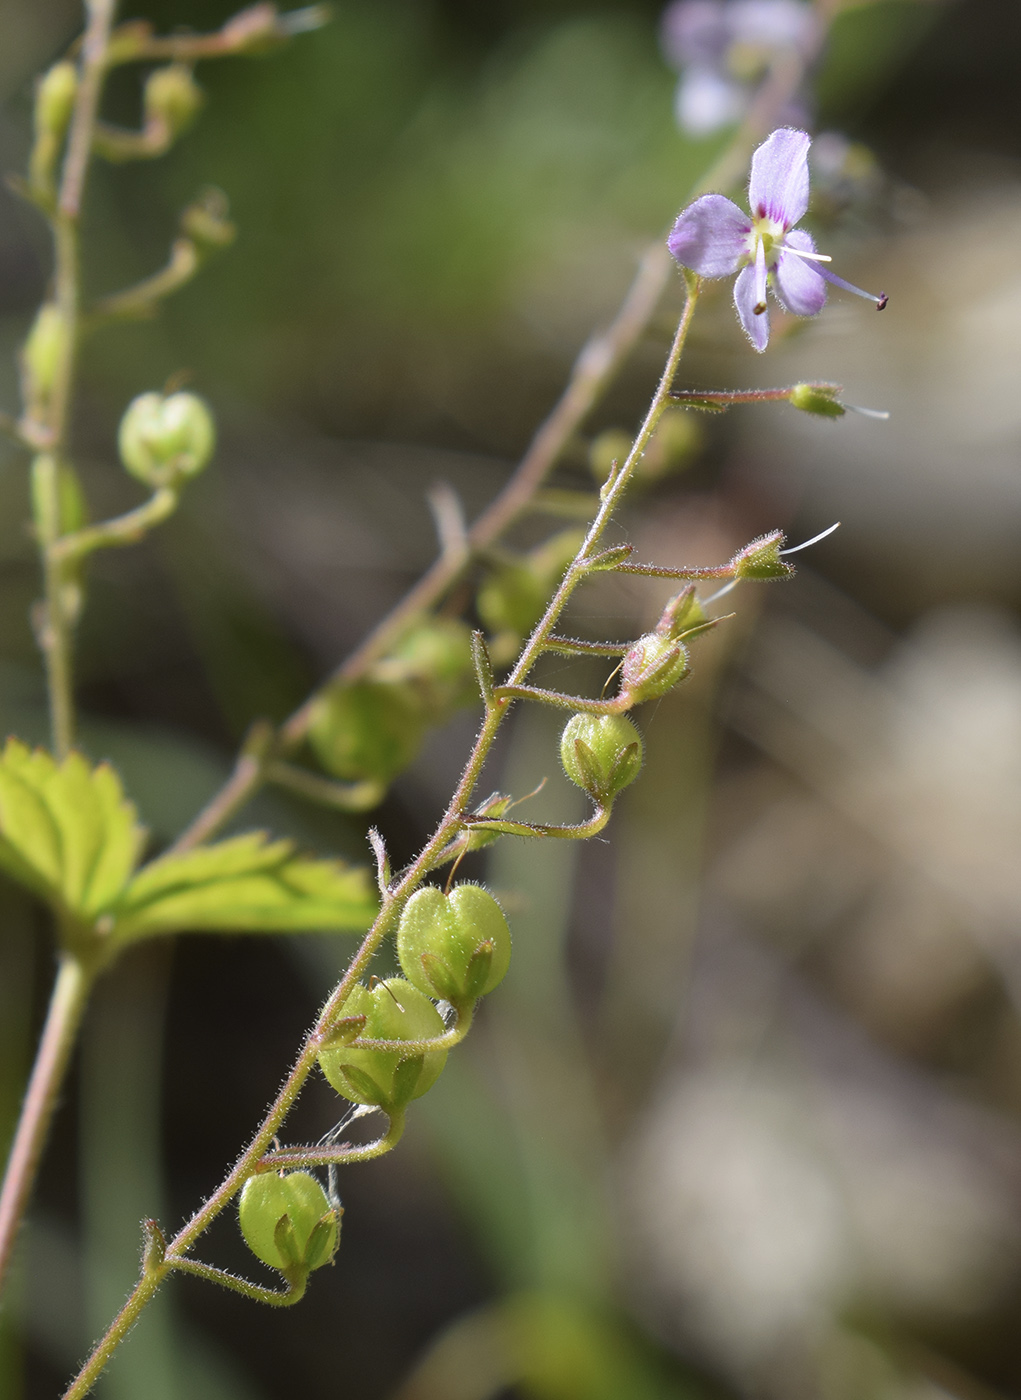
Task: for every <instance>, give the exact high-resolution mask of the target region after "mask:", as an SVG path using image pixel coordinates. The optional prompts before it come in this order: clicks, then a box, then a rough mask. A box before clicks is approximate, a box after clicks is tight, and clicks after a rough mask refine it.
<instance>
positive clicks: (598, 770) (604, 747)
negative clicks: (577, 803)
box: [560, 714, 642, 806]
mask: <svg viewBox="0 0 1021 1400" xmlns="http://www.w3.org/2000/svg"><path fill="white" fill-rule="evenodd" d="M560 761H561V763H562V764H563V765H564V772H565V773H566V774H567V776H568V777H569V778H570V780H571V782H572V783H577V785H578V787H580V788H584V789H585V791H586V792H587V793H588V794H589V796H590V797H592V798H594V799H595V801H596V802H598V803H600V804H601V805H603V806H605V805H606V804H607V803H608V802H612V801H613V799H614V798H615V797H616V795H617V793H618V792H620V791H621V790H622V789H623V788H626V787H627V785H628V784H629V783H633V782H634V780H635V778H637V777H638V774H639V773H640V772H641V768H642V736H641V735H640V734H639V732H638V730H637V729H636V728H635V726H634V725H633V724H632V723H631V721H630V720H629V719H628V718H627V717H626V716H625V715H586V714H578V715H573V716H572V717H571V718H570V719H569V720H568V721H567V724H566V725H565V726H564V732H563V734H562V735H561V736H560Z"/></svg>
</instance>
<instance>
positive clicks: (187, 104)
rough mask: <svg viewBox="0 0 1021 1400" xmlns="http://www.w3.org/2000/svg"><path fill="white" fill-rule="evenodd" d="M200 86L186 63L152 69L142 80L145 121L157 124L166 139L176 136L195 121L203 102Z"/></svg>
mask: <svg viewBox="0 0 1021 1400" xmlns="http://www.w3.org/2000/svg"><path fill="white" fill-rule="evenodd" d="M203 100H204V98H203V93H202V89H201V88H200V87H199V85H198V83H196V81H195V79H194V78H193V77H192V75H191V69H190V68H189V67H188V66H187V64H185V63H169V64H167V66H166V67H165V68H156V69H154V70H153V71H152V72H151V73H150V74H149V76H148V78H147V79H146V83H145V96H144V106H145V116H146V121H147V123H148V122H156V123H159V125H160V127H162V128H163V129H164V130H165V131H166V133H167V137H168V139H171V140H172V139H173V138H174V137H175V136H179V135H180V134H181V132H182V131H184V130H186V128H187V127H189V126H190V125H191V123H192V122H193V121H194V120H195V117H196V116H197V114H198V110H199V108H200V107H201V106H202V103H203Z"/></svg>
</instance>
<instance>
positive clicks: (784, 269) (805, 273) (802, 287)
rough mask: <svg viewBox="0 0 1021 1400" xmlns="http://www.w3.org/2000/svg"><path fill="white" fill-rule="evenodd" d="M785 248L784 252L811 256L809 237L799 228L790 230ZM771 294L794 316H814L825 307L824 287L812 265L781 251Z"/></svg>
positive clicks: (818, 272) (817, 270)
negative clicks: (792, 251)
mask: <svg viewBox="0 0 1021 1400" xmlns="http://www.w3.org/2000/svg"><path fill="white" fill-rule="evenodd" d="M785 244H786V248H801V249H802V250H803V251H804V252H806V253H814V252H815V244H814V243H813V242H812V235H811V234H810V233H806V232H805V230H804V229H802V228H794V229H791V231H790V233H789V234H788V235H787V238H786V240H785ZM773 290H774V291H775V292H776V295H777V299H778V300H779V302H780V304H781V306H783V307H784V308H785V309H786V310H787V311H793V312H794V314H795V316H817V315H818V314H819V312H820V311H821V310H822V309H823V307H824V306H825V305H826V283H825V281H824V280H823V277H822V273H820V271H819V269H818V268H817V267H816V265H815V263H812V262H807V261H806V260H805V259H804V258H799V257H798V255H797V254H796V253H788V252H787V251H786V249H785V248H784V247H781V249H780V256H779V259H778V260H777V264H776V271H775V272H774V273H773Z"/></svg>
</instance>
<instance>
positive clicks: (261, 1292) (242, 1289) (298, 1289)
mask: <svg viewBox="0 0 1021 1400" xmlns="http://www.w3.org/2000/svg"><path fill="white" fill-rule="evenodd" d="M167 1262H168V1263H169V1264H170V1265H171V1267H172V1268H173V1269H176V1270H177V1272H178V1273H182V1274H194V1276H195V1277H196V1278H204V1279H205V1280H206V1281H207V1282H208V1283H218V1284H219V1285H220V1287H221V1288H229V1289H230V1290H231V1292H232V1293H240V1294H241V1295H242V1296H243V1297H245V1298H251V1299H252V1300H253V1301H254V1302H256V1303H268V1304H269V1305H270V1307H272V1308H290V1307H293V1306H294V1304H295V1303H300V1302H301V1300H302V1298H304V1296H305V1289H306V1287H307V1285H308V1276H307V1275H305V1276H304V1277H303V1278H300V1279H298V1280H296V1281H295V1282H294V1283H292V1284H290V1285H289V1286H288V1287H287V1288H286V1289H284V1290H283V1292H280V1291H279V1290H277V1289H275V1288H263V1287H261V1286H260V1285H259V1284H257V1283H249V1282H248V1280H247V1279H246V1278H238V1276H237V1274H229V1273H228V1272H227V1270H226V1269H217V1268H215V1267H214V1266H213V1265H212V1264H202V1263H200V1262H199V1261H198V1260H197V1259H171V1260H168V1261H167ZM69 1393H70V1392H69Z"/></svg>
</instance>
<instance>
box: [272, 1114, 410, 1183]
mask: <svg viewBox="0 0 1021 1400" xmlns="http://www.w3.org/2000/svg"><path fill="white" fill-rule="evenodd" d="M403 1134H404V1110H403V1108H401V1109H393V1110H392V1111H391V1113H390V1126H389V1127H388V1128H387V1130H386V1132H385V1133H384V1134H383V1136H382V1137H381V1138H377V1139H376V1141H375V1142H369V1143H366V1145H365V1146H364V1147H352V1146H351V1144H350V1143H347V1142H335V1143H328V1144H321V1143H320V1144H317V1145H316V1146H315V1147H285V1148H282V1149H281V1150H280V1151H279V1152H267V1153H266V1155H265V1157H263V1158H262V1160H261V1161H260V1163H259V1168H260V1170H262V1171H282V1170H284V1169H285V1168H295V1167H329V1166H335V1167H341V1166H344V1167H346V1166H350V1164H351V1163H352V1162H371V1161H372V1160H373V1159H374V1158H376V1157H382V1156H383V1155H384V1154H385V1153H387V1152H389V1151H390V1149H391V1148H392V1147H396V1146H397V1144H398V1143H399V1142H400V1140H401V1138H402V1136H403Z"/></svg>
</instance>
